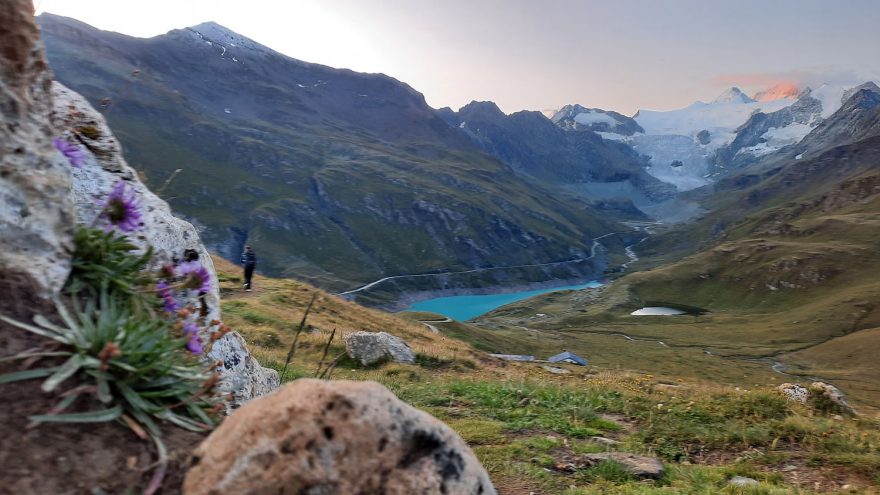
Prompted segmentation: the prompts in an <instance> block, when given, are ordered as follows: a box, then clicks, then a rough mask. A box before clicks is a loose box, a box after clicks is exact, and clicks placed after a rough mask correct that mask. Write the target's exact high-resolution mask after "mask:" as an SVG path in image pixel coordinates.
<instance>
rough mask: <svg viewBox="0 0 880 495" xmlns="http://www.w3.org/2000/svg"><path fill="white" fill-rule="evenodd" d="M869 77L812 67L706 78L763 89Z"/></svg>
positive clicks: (718, 83)
mask: <svg viewBox="0 0 880 495" xmlns="http://www.w3.org/2000/svg"><path fill="white" fill-rule="evenodd" d="M869 79H871V75H866V74H857V73H856V72H855V71H853V70H848V69H839V68H813V69H804V70H792V71H780V72H741V73H730V74H719V75H717V76H714V77H712V78H710V79H709V80H708V82H709V84H711V85H713V86H717V87H724V88H728V87H730V86H740V87H742V88H748V89H754V90H764V89H768V88H771V87H773V86H779V85H786V86H787V85H794V86H796V87H798V88H801V89H803V88H806V87H811V88H817V87H819V86H821V85H822V84H824V83H829V84H843V83H851V84H859V83H862V82H865V81H867V80H869Z"/></svg>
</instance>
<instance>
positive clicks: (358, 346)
mask: <svg viewBox="0 0 880 495" xmlns="http://www.w3.org/2000/svg"><path fill="white" fill-rule="evenodd" d="M345 350H346V351H347V352H348V355H349V357H351V358H352V359H354V360H355V361H357V362H359V363H361V364H362V365H363V366H370V365H371V364H375V363H380V362H382V361H389V360H390V361H395V362H398V363H414V362H416V358H415V355H414V354H413V351H412V349H410V347H409V345H407V343H406V342H404V341H403V339H401V338H400V337H397V336H395V335H391V334H390V333H387V332H363V331H362V332H354V333H350V334H348V335H346V336H345Z"/></svg>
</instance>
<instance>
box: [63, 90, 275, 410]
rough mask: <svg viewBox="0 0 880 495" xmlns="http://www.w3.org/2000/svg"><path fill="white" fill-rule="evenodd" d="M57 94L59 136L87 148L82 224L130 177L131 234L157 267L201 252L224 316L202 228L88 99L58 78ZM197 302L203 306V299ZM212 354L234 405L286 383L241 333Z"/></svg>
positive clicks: (212, 312)
mask: <svg viewBox="0 0 880 495" xmlns="http://www.w3.org/2000/svg"><path fill="white" fill-rule="evenodd" d="M52 95H53V97H54V102H55V108H54V112H53V123H54V126H55V128H56V134H57V135H59V136H64V138H65V139H68V140H69V141H71V142H77V143H79V144H80V145H81V148H82V149H83V151H84V152H85V153H84V160H83V164H82V166H81V167H80V168H76V169H73V181H72V189H71V190H72V195H71V197H72V199H73V201H74V202H75V204H76V221H77V223H80V224H86V225H91V224H93V223H94V222H95V221H96V217H97V216H98V215H99V214H100V212H101V207H100V206H99V205H98V201H101V200H104V199H106V197H107V195H108V194H109V193H110V191H111V190H112V189H113V185H114V184H115V183H116V182H118V181H124V182H125V183H126V184H127V185H128V187H129V188H131V189H132V190H134V191H135V193H136V196H137V201H138V204H139V207H140V212H141V220H142V221H143V227H142V228H141V229H140V230H139V231H136V232H134V233H132V235H130V236H129V238H130V239H131V240H132V242H133V243H135V244H137V245H139V246H141V247H142V248H144V249H145V248H146V246H147V245H151V246H153V249H154V252H155V256H154V260H155V263H156V265H157V266H158V265H162V264H165V263H169V262H174V261H179V260H182V259H183V254H184V251H185V250H188V249H191V250H194V251H195V252H197V253H198V255H199V261H200V262H201V263H202V265H204V266H205V267H206V268H207V269H208V272H209V273H210V274H211V290H210V291H209V292H208V294H206V295H205V302H206V303H207V305H208V308H209V311H208V315H207V317H205V321H208V322H209V321H211V320H215V319H216V320H220V319H221V315H220V291H219V285H218V283H217V275H216V273H215V271H214V264H213V262H212V261H211V256H210V255H209V254H208V251H207V250H206V249H205V246H204V245H203V244H202V241H201V239H200V237H199V233H198V231H197V230H196V228H195V227H193V225H192V224H190V223H189V222H187V221H185V220H182V219H180V218H177V217H175V216H174V214H172V212H171V208H170V207H169V206H168V203H166V202H165V201H163V200H161V199H160V198H159V197H158V196H156V195H155V194H154V193H153V192H152V191H150V190H149V189H148V188H147V187H146V186H145V185H144V184H143V183H142V182H141V181H140V179H139V178H138V176H137V172H135V170H134V169H133V168H131V167H129V166H128V164H127V163H126V162H125V159H124V158H123V156H122V150H121V146H120V144H119V141H117V140H116V138H115V137H114V136H113V133H112V132H111V131H110V128H109V127H108V126H107V123H106V121H105V120H104V117H103V116H102V115H101V114H100V113H98V112H97V111H96V110H95V109H94V108H93V107H92V106H91V105H90V104H89V103H88V102H87V101H86V100H85V98H83V97H82V96H80V95H79V94H77V93H76V92H74V91H71V90H70V89H68V88H66V87H64V86H63V85H62V84H60V83H57V82H56V83H53V85H52ZM189 302H195V301H189ZM195 305H196V306H199V304H198V303H197V302H196V304H195ZM207 358H208V359H210V360H212V361H217V360H219V361H222V362H223V366H222V376H223V380H222V382H221V384H220V385H219V387H218V388H219V390H220V391H221V392H223V393H231V394H232V397H233V400H232V403H231V406H232V407H238V406H239V405H240V404H242V403H244V402H246V401H248V400H250V399H252V398H254V397H258V396H260V395H263V394H266V393H268V392H269V391H271V390H273V389H274V388H277V387H278V386H279V385H280V380H279V377H278V373H277V372H276V371H274V370H270V369H266V368H263V367H262V366H260V364H259V363H257V361H256V360H255V359H253V357H251V355H250V353H249V352H248V349H247V344H246V343H245V341H244V339H243V338H242V337H241V335H239V334H238V333H235V332H232V333H229V334H227V335H225V336H224V337H223V338H221V339H220V340H218V341H217V342H214V344H213V345H212V347H211V350H210V352H209V353H208V355H207Z"/></svg>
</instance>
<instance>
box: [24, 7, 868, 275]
mask: <svg viewBox="0 0 880 495" xmlns="http://www.w3.org/2000/svg"><path fill="white" fill-rule="evenodd" d="M39 22H40V25H41V27H42V30H43V38H44V40H45V43H46V48H47V53H48V57H49V60H50V64H51V66H52V69H53V70H54V72H55V75H56V78H57V79H58V80H59V81H61V82H62V83H64V84H66V85H68V86H70V87H72V88H73V89H75V90H77V91H79V92H80V93H82V94H83V95H85V96H86V97H87V98H89V99H90V100H91V101H92V102H93V103H95V104H96V105H102V108H103V112H104V113H105V115H107V118H108V119H109V121H110V123H111V124H112V126H113V128H114V130H115V132H116V134H117V135H118V136H119V138H120V139H121V141H122V143H123V144H124V146H125V151H126V154H127V156H128V158H129V161H130V162H131V163H132V164H134V165H135V166H136V167H138V168H139V169H140V170H142V171H143V173H144V174H145V175H146V178H147V180H148V181H149V182H150V184H151V185H153V187H155V188H159V189H160V190H161V192H162V194H163V196H165V197H166V198H167V199H168V200H169V201H170V202H171V204H172V205H173V207H174V208H175V209H176V210H177V211H179V212H180V213H182V214H184V215H186V216H187V217H189V218H190V219H192V220H193V221H194V222H196V223H197V224H199V225H201V226H202V227H203V235H204V237H205V240H206V243H207V244H208V245H209V247H210V248H212V249H214V250H216V251H217V252H218V253H220V254H222V255H223V256H226V257H228V258H230V259H234V258H235V257H236V256H237V254H238V252H239V251H240V249H241V247H242V245H243V244H244V243H245V242H250V243H252V244H255V245H256V247H257V250H258V252H260V253H262V257H261V268H262V269H263V270H264V271H266V272H267V273H271V274H278V275H295V276H298V277H302V278H305V279H309V280H311V281H313V282H316V283H318V284H320V285H323V286H325V287H329V288H338V289H343V288H350V287H353V286H357V285H358V284H361V283H366V282H368V281H371V280H374V279H378V278H380V277H383V276H387V275H397V274H407V273H426V272H444V271H455V270H467V269H472V268H477V267H488V266H494V267H500V266H514V265H526V264H528V265H535V264H537V265H540V264H544V263H552V262H557V261H564V260H584V259H589V262H582V263H581V262H578V263H571V264H559V265H553V266H552V267H542V268H540V269H535V270H531V271H530V272H528V273H518V274H517V275H516V276H513V277H512V276H511V275H510V274H506V275H505V274H504V272H503V271H496V272H493V275H491V276H487V277H486V278H483V279H481V280H479V281H472V282H473V283H476V284H486V285H492V284H518V283H526V282H541V281H546V280H551V279H561V278H584V277H594V276H597V275H600V274H601V273H602V271H603V270H605V269H607V268H609V267H610V268H613V265H614V263H615V262H617V260H622V259H625V258H624V257H623V248H624V247H625V245H626V244H627V242H629V240H630V239H631V237H627V236H626V235H617V236H611V237H609V238H607V239H603V241H602V248H603V249H600V250H599V251H598V252H596V251H595V250H594V249H593V247H594V244H593V239H595V238H597V237H600V236H603V235H604V234H607V233H611V232H624V231H627V230H628V228H627V227H625V226H622V225H621V224H620V223H619V221H621V220H632V219H646V218H648V214H654V215H661V216H662V213H658V212H663V211H669V210H674V209H676V208H678V205H680V204H685V203H687V204H698V203H699V204H701V205H702V206H701V208H703V211H710V208H711V205H709V206H707V205H706V204H705V203H704V202H703V203H700V201H693V200H692V199H693V198H695V197H696V198H702V197H706V196H705V195H706V194H708V195H710V196H711V193H707V192H706V190H707V189H706V187H705V186H707V185H711V184H714V183H717V184H719V187H723V186H722V185H723V184H727V183H729V181H730V180H734V181H742V180H744V179H742V177H749V174H745V175H742V174H740V173H739V170H747V169H749V167H753V166H755V165H756V164H760V163H770V162H773V161H774V160H776V161H778V160H789V159H790V160H795V159H800V158H803V157H809V156H810V154H811V153H819V152H820V151H821V150H825V149H827V148H828V147H829V146H832V145H837V144H843V143H851V142H854V141H857V140H859V139H863V138H865V137H866V136H868V135H870V134H871V133H872V132H873V130H871V129H873V127H871V126H872V125H875V124H876V122H873V123H872V121H870V119H871V118H872V117H871V115H874V114H872V113H870V112H872V111H873V110H871V109H872V108H874V107H873V106H872V105H874V100H873V98H874V96H873V95H875V94H877V87H876V86H875V85H873V83H867V84H865V85H863V86H860V87H858V88H854V87H853V86H855V84H854V85H852V86H849V87H845V86H839V85H838V86H833V87H832V86H827V85H826V86H822V87H819V88H815V89H808V88H804V89H797V91H796V92H794V90H792V88H790V87H787V86H786V87H778V88H771V89H769V90H768V91H765V92H762V93H761V94H756V95H754V97H749V96H747V95H745V94H744V93H742V92H741V91H740V90H738V89H736V88H731V89H729V90H727V91H725V92H724V93H723V94H722V95H720V96H719V97H718V98H717V99H715V100H714V101H713V102H710V103H703V102H695V103H694V104H693V105H691V106H688V107H686V108H683V109H679V110H673V111H665V112H658V111H649V110H640V111H639V112H638V113H637V114H636V115H634V116H633V117H627V116H624V115H621V114H619V113H616V112H613V111H608V110H603V109H596V108H588V107H584V106H581V105H577V104H572V105H568V106H566V107H564V108H562V109H559V110H558V111H556V112H554V113H552V115H550V118H548V117H547V116H545V115H544V114H542V113H539V112H517V113H514V114H510V115H506V114H504V113H503V112H501V111H500V110H499V109H498V107H497V106H496V105H495V104H494V103H492V102H472V103H471V104H469V105H466V106H465V107H463V108H461V109H459V110H458V111H454V110H452V109H448V108H444V109H440V110H435V109H432V108H430V107H429V106H428V105H427V104H426V103H425V100H424V98H423V97H422V95H421V94H420V93H418V92H417V91H415V90H414V89H413V88H410V87H409V86H407V85H406V84H404V83H401V82H400V81H397V80H395V79H393V78H390V77H387V76H384V75H381V74H361V73H356V72H352V71H349V70H343V69H334V68H330V67H325V66H321V65H316V64H310V63H306V62H302V61H298V60H295V59H292V58H289V57H286V56H284V55H282V54H279V53H277V52H274V51H273V50H271V49H269V48H267V47H265V46H262V45H259V44H258V43H255V42H253V41H251V40H249V39H247V38H245V37H242V36H240V35H238V34H236V33H234V32H232V31H230V30H228V29H226V28H223V27H222V26H219V25H217V24H214V23H205V24H200V25H198V26H194V27H191V28H185V29H180V30H174V31H171V32H169V33H167V34H165V35H161V36H157V37H154V38H150V39H140V38H133V37H129V36H124V35H120V34H117V33H110V32H105V31H100V30H97V29H95V28H92V27H90V26H88V25H86V24H83V23H81V22H78V21H75V20H73V19H68V18H62V17H58V16H53V15H51V14H44V15H42V16H40V17H39ZM868 114H870V115H868ZM811 143H812V144H811ZM176 169H182V172H181V173H180V174H179V175H178V176H176V177H175V178H174V179H173V180H172V181H171V182H170V183H169V184H168V185H167V186H162V184H163V183H164V182H165V181H166V179H168V178H169V177H171V176H172V175H174V171H175V170H176ZM731 177H737V178H731ZM697 188H700V189H699V190H698V194H696V195H686V196H685V197H684V198H676V196H677V195H678V194H680V193H681V192H682V191H688V190H692V189H697ZM682 201H685V203H682ZM701 201H702V200H701ZM664 208H666V210H664ZM678 209H680V208H678ZM693 211H694V212H697V211H699V210H698V209H696V208H695V209H694V210H693ZM646 213H647V214H646ZM679 213H680V212H679ZM594 255H595V256H594Z"/></svg>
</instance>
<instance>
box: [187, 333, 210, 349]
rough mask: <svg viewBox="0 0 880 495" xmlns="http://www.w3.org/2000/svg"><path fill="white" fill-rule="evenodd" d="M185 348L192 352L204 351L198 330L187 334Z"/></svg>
mask: <svg viewBox="0 0 880 495" xmlns="http://www.w3.org/2000/svg"><path fill="white" fill-rule="evenodd" d="M186 349H187V350H188V351H189V352H191V353H193V354H201V353H203V352H205V349H204V347H202V339H201V338H200V337H199V332H195V333H191V334H189V340H188V341H187V342H186Z"/></svg>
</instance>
